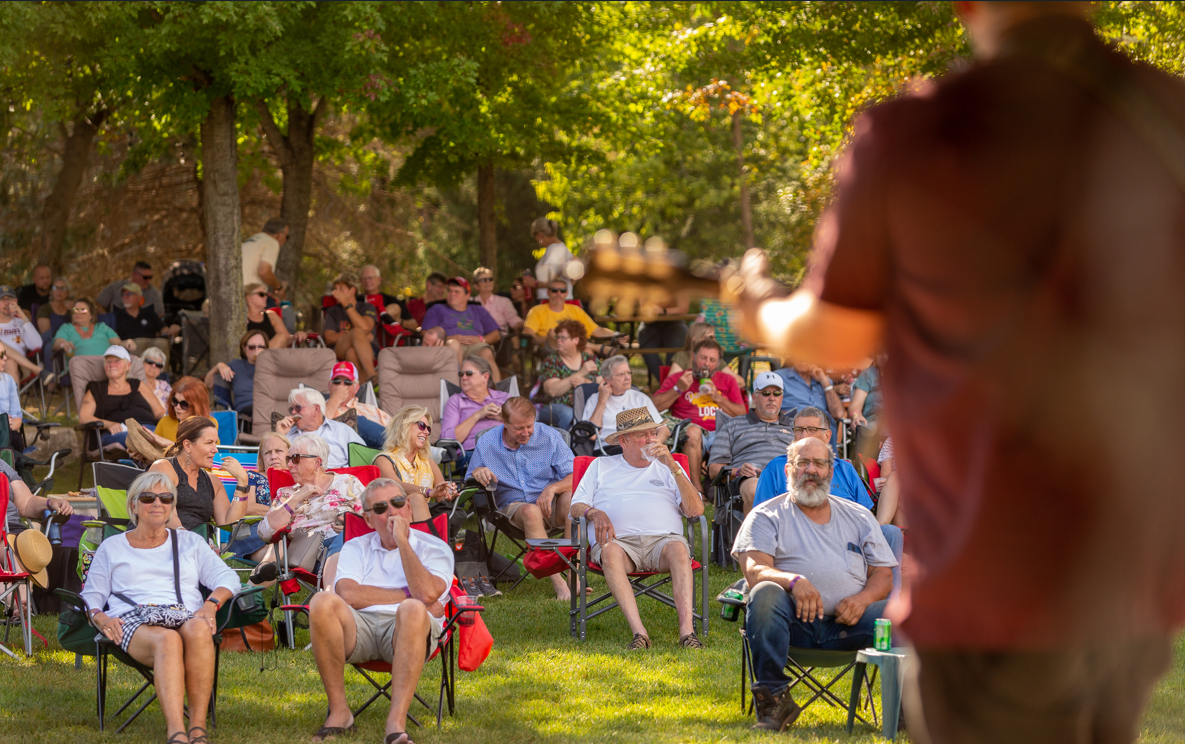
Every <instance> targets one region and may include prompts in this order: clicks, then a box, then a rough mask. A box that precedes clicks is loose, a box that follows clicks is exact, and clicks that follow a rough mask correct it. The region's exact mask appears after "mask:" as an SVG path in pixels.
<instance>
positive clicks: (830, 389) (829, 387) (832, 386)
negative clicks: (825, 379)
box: [823, 385, 835, 393]
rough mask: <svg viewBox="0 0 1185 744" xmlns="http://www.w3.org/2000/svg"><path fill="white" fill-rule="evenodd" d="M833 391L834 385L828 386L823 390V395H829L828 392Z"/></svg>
mask: <svg viewBox="0 0 1185 744" xmlns="http://www.w3.org/2000/svg"><path fill="white" fill-rule="evenodd" d="M834 389H835V386H834V385H828V386H827V387H825V388H823V392H825V393H829V392H831V391H832V390H834Z"/></svg>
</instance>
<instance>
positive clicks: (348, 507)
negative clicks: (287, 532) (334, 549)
mask: <svg viewBox="0 0 1185 744" xmlns="http://www.w3.org/2000/svg"><path fill="white" fill-rule="evenodd" d="M297 488H300V486H285V487H284V488H281V489H278V490H277V491H276V495H275V498H273V499H272V508H273V509H277V508H280V509H282V508H283V507H282V506H280V503H281V502H284V501H287V500H288V499H289V498H290V497H291V496H292V494H293V493H295V492H296V489H297ZM362 489H363V485H362V481H360V480H358V479H357V478H355V477H354V476H352V475H347V474H344V473H343V474H336V475H334V476H333V482H332V483H330V484H329V488H327V489H325V493H323V494H321V495H320V496H314V497H313V498H311V499H309V500H308V501H306V502H304V503H303V504H301V505H300V506H298V507H296V509H295V510H294V512H295V513H294V515H293V519H292V524H291V525H290V526H291V528H292V531H293V532H296V531H297V530H300V531H302V532H320V533H321V535H322V536H323V537H332V536H333V535H335V534H337V532H336V531H335V530H334V529H333V524H334V522H336V521H337V520H338V518H340V517H341V516H342V515H344V514H345V513H346V512H354V513H355V514H357V515H358V516H362Z"/></svg>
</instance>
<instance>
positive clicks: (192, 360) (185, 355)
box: [113, 310, 210, 375]
mask: <svg viewBox="0 0 1185 744" xmlns="http://www.w3.org/2000/svg"><path fill="white" fill-rule="evenodd" d="M177 317H178V318H180V320H181V374H182V375H192V374H193V373H194V372H196V371H197V369H198V368H199V367H201V366H202V365H203V364H205V365H209V363H210V319H209V318H207V317H205V316H204V315H202V314H201V313H200V312H198V311H196V310H179V311H178V312H177ZM113 327H114V326H113Z"/></svg>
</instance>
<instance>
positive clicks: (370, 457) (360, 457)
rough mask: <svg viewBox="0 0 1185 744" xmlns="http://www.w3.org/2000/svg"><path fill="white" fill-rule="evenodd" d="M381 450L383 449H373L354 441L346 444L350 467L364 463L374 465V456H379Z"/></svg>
mask: <svg viewBox="0 0 1185 744" xmlns="http://www.w3.org/2000/svg"><path fill="white" fill-rule="evenodd" d="M381 452H382V450H376V449H372V448H370V447H367V446H365V445H361V444H357V443H354V442H351V443H350V444H348V445H347V446H346V453H347V457H349V462H350V467H352V468H357V467H360V466H362V465H373V464H374V458H376V457H378V456H379V454H380V453H381Z"/></svg>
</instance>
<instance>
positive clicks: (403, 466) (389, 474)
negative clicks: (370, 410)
mask: <svg viewBox="0 0 1185 744" xmlns="http://www.w3.org/2000/svg"><path fill="white" fill-rule="evenodd" d="M431 434H432V424H431V422H430V420H429V418H428V409H427V408H424V407H422V406H407V407H405V408H404V409H403V410H401V411H399V412H398V413H396V414H395V415H394V416H392V417H391V421H390V423H388V424H387V439H386V441H385V442H384V443H383V451H382V452H380V453H379V454H378V455H377V456H376V457H375V458H374V463H373V464H374V465H376V466H377V467H378V469H379V477H381V478H390V479H391V480H396V481H399V483H400V484H401V485H402V486H403V490H404V492H406V493H407V495H408V499H409V500H410V501H411V514H412V518H413V519H414V520H415V521H417V522H423V521H424V520H426V519H428V518H429V517H431V513H430V512H429V510H428V502H429V501H451V500H452V498H453V496H454V495H455V494H456V490H455V486H454V485H453V484H452V483H449V482H448V481H447V480H445V478H444V475H443V474H442V473H441V472H440V468H439V467H438V466H437V464H436V463H435V462H434V461H433V460H432V457H431V456H430V454H429V449H428V439H429V437H430V436H431Z"/></svg>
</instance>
